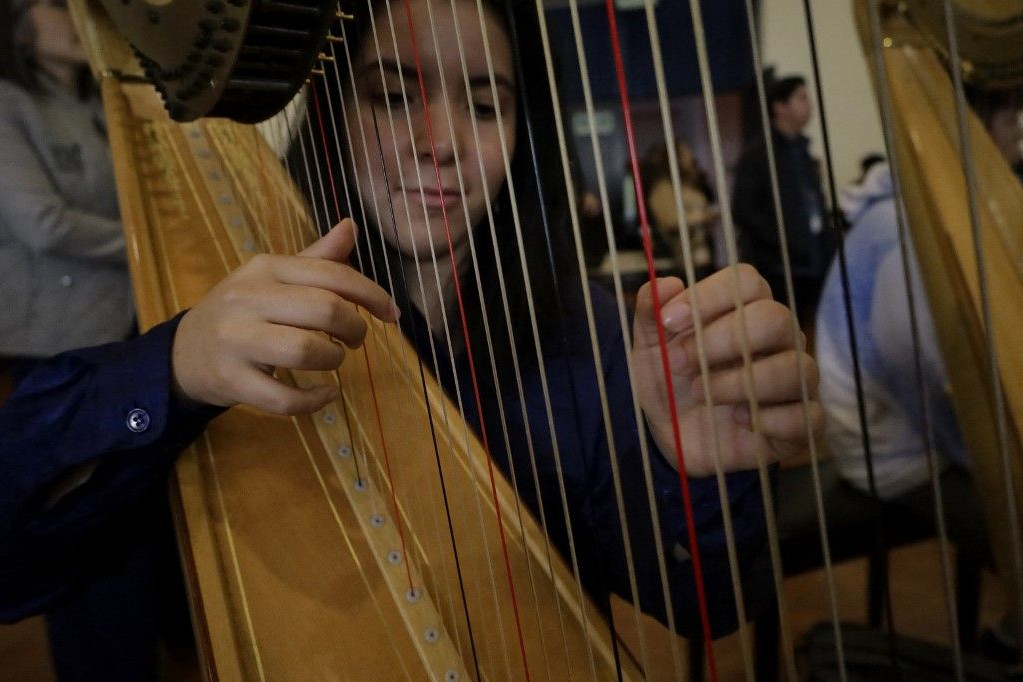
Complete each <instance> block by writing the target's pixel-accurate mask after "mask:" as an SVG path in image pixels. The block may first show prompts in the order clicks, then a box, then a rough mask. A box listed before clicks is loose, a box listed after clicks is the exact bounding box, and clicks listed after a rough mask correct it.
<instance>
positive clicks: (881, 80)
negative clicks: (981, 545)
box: [868, 0, 965, 680]
mask: <svg viewBox="0 0 1023 682" xmlns="http://www.w3.org/2000/svg"><path fill="white" fill-rule="evenodd" d="M868 11H869V13H870V29H871V48H872V50H873V57H874V63H875V67H876V75H875V77H876V79H877V83H878V104H879V105H880V112H881V121H882V126H881V130H882V133H883V134H884V141H885V149H886V151H887V156H888V163H889V167H890V169H891V176H892V186H893V188H894V190H895V196H896V197H897V198H898V199H897V201H896V212H895V217H896V226H897V230H898V239H899V255H900V258H901V262H902V271H903V282H904V286H905V288H906V298H907V303H908V309H909V332H910V336H911V337H912V347H913V371H914V374H915V384H916V390H917V400H919V401H920V405H921V408H922V409H921V412H922V419H921V421H922V424H921V427H922V429H921V433H922V435H923V439H924V449H925V451H926V453H927V466H928V473H929V478H930V481H931V489H932V492H933V495H934V514H935V521H936V524H937V528H938V539H939V551H940V555H941V566H942V574H943V579H944V589H945V607H946V613H947V615H948V627H949V632H950V633H951V637H952V657H953V666H954V668H955V674H956V678H957V679H959V680H962V679H964V675H965V673H964V669H963V655H962V639H961V633H960V632H959V619H958V617H957V609H958V606H957V604H956V599H955V587H954V584H953V579H952V575H953V574H952V561H951V557H950V554H951V552H950V546H949V545H950V543H949V541H948V531H947V528H946V522H945V514H944V511H943V510H944V508H945V506H944V504H943V501H942V491H941V484H940V479H939V475H940V469H939V467H938V460H937V453H936V451H935V447H934V428H933V424H932V418H931V410H930V399H929V397H928V394H927V390H926V388H925V385H924V370H923V361H922V359H921V353H920V348H921V343H920V331H919V321H918V319H917V315H916V310H917V309H916V306H917V296H916V292H915V291H914V289H915V286H914V283H913V277H912V271H911V269H910V268H911V267H912V260H911V256H910V249H911V248H912V246H911V243H910V240H909V235H908V229H909V228H908V226H909V221H908V219H907V216H906V207H905V204H904V203H903V201H902V196H903V195H902V180H901V174H900V171H899V166H900V161H899V157H898V154H897V153H896V148H895V137H894V136H895V124H894V116H893V114H892V102H891V85H890V83H889V81H888V72H887V70H886V69H885V68H884V54H883V48H882V42H881V40H882V33H881V18H880V15H879V10H878V5H877V3H876V2H874V1H873V0H871V2H869V3H868Z"/></svg>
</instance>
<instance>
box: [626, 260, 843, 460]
mask: <svg viewBox="0 0 1023 682" xmlns="http://www.w3.org/2000/svg"><path fill="white" fill-rule="evenodd" d="M736 268H737V271H738V281H739V292H740V295H739V298H740V299H741V301H742V303H743V306H744V312H745V318H746V332H745V334H746V338H747V344H748V348H749V352H750V357H751V358H752V375H753V395H754V398H755V400H756V401H757V404H758V405H759V409H760V433H759V434H758V433H754V430H753V424H752V418H751V413H750V409H749V403H748V401H747V394H746V388H745V377H744V373H745V371H746V370H744V369H743V361H742V340H741V338H742V337H741V336H740V333H741V325H740V323H739V313H738V312H737V311H736V309H735V295H734V293H733V289H734V286H735V280H736V278H735V274H734V273H733V272H732V270H731V269H730V268H726V269H724V270H721V271H719V272H717V273H715V274H713V275H711V276H710V277H707V278H706V279H704V280H701V281H699V282H697V283H696V285H695V286H694V287H692V288H690V289H685V287H684V285H683V284H682V281H681V280H679V279H678V278H675V277H668V278H662V279H659V280H658V282H657V290H658V294H659V297H660V300H661V305H662V308H661V317H662V319H663V321H664V327H665V334H666V335H667V347H668V360H669V364H670V367H671V379H672V384H673V387H674V390H675V400H676V401H677V402H676V405H677V409H678V417H679V427H680V430H681V435H682V452H683V457H684V463H685V468H686V472H687V473H688V474H690V475H692V476H703V475H708V474H711V473H713V472H714V471H715V466H714V461H715V457H716V456H717V455H716V454H715V452H714V450H715V447H714V439H713V435H714V430H715V429H716V431H717V441H718V446H719V453H720V457H721V466H722V468H723V470H724V471H737V470H741V469H751V468H754V467H755V466H756V465H757V449H758V448H760V449H761V452H762V454H763V456H764V458H765V460H766V461H767V462H768V463H770V462H773V461H776V460H779V459H781V458H783V457H787V456H789V455H793V454H796V453H799V452H803V451H804V450H806V448H807V445H808V440H809V438H810V437H811V436H810V434H808V432H807V426H806V418H808V419H809V424H810V429H811V431H812V432H813V434H814V437H815V436H816V435H817V434H819V433H820V431H821V429H822V428H823V425H824V413H823V411H822V409H821V406H820V403H818V402H817V379H818V375H817V365H816V364H815V363H814V361H813V358H811V357H810V356H809V355H807V354H806V353H803V352H799V351H798V350H797V345H796V342H795V338H794V337H793V330H792V317H791V313H790V312H789V309H788V308H787V307H785V306H784V305H782V304H781V303H778V302H776V301H774V300H773V299H772V298H771V290H770V287H769V286H768V284H767V282H766V281H765V280H764V278H763V277H761V276H760V274H759V273H758V272H757V271H756V269H754V268H753V267H752V266H749V265H745V264H740V265H738V266H736ZM694 290H695V295H694ZM697 303H698V305H699V313H700V315H699V318H700V324H701V327H702V331H703V345H704V351H705V352H706V354H707V362H708V364H709V367H710V372H709V376H708V377H707V379H706V380H707V381H708V382H709V388H710V391H709V392H710V395H711V396H712V398H713V405H714V407H713V408H711V409H708V408H707V406H706V405H707V403H706V398H705V395H706V392H707V383H705V378H704V377H702V376H701V375H700V364H699V361H698V356H697V350H696V334H695V331H694V314H693V305H694V304H697ZM632 361H633V370H634V373H635V383H636V396H637V398H638V400H639V404H640V406H641V407H642V408H643V412H644V414H645V415H646V420H647V425H648V427H649V428H650V431H651V434H652V435H653V438H654V440H655V442H656V443H657V445H658V447H659V448H660V450H661V453H662V454H663V455H664V456H665V457H666V458H667V459H668V461H669V462H671V463H672V464H673V465H676V466H677V458H676V456H675V440H674V434H673V431H672V424H671V412H670V410H669V406H668V401H667V388H666V382H665V378H664V370H663V365H662V362H661V349H660V346H659V344H658V338H657V323H656V320H655V319H654V311H653V301H652V298H651V293H650V283H649V282H648V283H647V284H645V285H643V287H642V288H641V289H640V290H639V294H638V296H637V299H636V317H635V320H634V323H633V338H632ZM799 364H802V366H803V369H804V372H805V376H806V382H807V389H808V393H809V396H808V398H809V400H808V403H807V405H806V408H805V410H804V405H803V402H802V391H801V387H800V381H799V372H798V369H797V368H798V365H799ZM804 413H805V417H804Z"/></svg>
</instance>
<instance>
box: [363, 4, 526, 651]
mask: <svg viewBox="0 0 1023 682" xmlns="http://www.w3.org/2000/svg"><path fill="white" fill-rule="evenodd" d="M366 4H367V10H368V12H369V14H370V22H371V25H372V30H373V40H374V45H375V46H376V53H377V66H378V70H379V74H380V83H381V87H382V88H383V89H384V93H385V94H384V104H385V107H386V111H387V117H388V125H389V126H390V130H392V131H394V130H396V128H395V124H394V118H393V113H392V109H391V105H390V97H389V95H387V94H386V93H387V92H388V90H389V89H388V87H387V83H386V77H385V76H384V72H383V65H382V58H381V53H380V46H379V35H378V34H377V30H376V22H375V19H374V18H373V7H372V4H371V3H370V2H369V0H367V3H366ZM388 9H389V5H388ZM388 23H389V25H390V26H391V38H392V43H394V49H395V54H397V45H396V43H395V41H396V38H395V35H394V30H393V21H391V20H390V16H389V21H388ZM399 82H400V84H401V85H400V87H401V90H402V102H403V108H404V112H405V118H406V124H407V126H408V131H409V140H410V146H411V147H412V150H413V151H412V156H413V157H414V158H416V159H418V151H417V150H416V149H415V139H414V137H415V136H414V131H413V128H412V123H411V113H410V110H409V104H408V98H407V95H406V93H405V87H404V78H399ZM371 107H372V110H371V113H372V117H373V122H374V129H375V131H376V143H377V147H378V151H379V159H378V160H379V163H380V165H381V168H382V169H384V172H385V174H386V166H385V163H384V151H383V142H382V140H381V138H380V134H379V128H378V125H377V113H376V106H375V104H371ZM360 125H361V123H360ZM392 143H393V144H392V146H393V151H394V155H395V160H396V167H397V169H398V172H399V183H400V186H401V187H403V188H404V187H405V181H404V176H403V174H402V170H401V169H402V163H401V150H399V149H398V146H397V140H396V139H392ZM416 173H417V177H418V175H419V168H418V165H416ZM387 185H388V182H387V181H386V180H385V186H387ZM419 186H420V200H421V203H422V207H423V219H424V222H425V223H426V224H427V225H429V221H430V217H429V213H428V211H427V208H426V203H425V195H424V194H423V192H422V189H421V188H422V181H421V179H420V180H419ZM387 194H388V202H389V206H390V210H391V216H392V228H393V229H394V237H395V239H396V240H398V239H399V236H398V234H397V227H396V222H395V218H394V208H393V205H390V194H389V192H388V193H387ZM374 201H375V199H374ZM402 204H403V206H404V208H405V214H406V217H407V221H408V222H407V224H408V228H409V238H410V240H411V241H412V242H413V243H414V240H415V235H414V233H413V231H412V217H411V210H410V208H409V198H408V193H407V192H403V193H402ZM378 212H379V211H378ZM382 236H383V235H382V234H381V238H382ZM382 243H383V242H382ZM430 254H431V262H432V264H433V272H434V279H435V285H436V287H437V292H438V300H439V301H440V306H441V311H440V317H441V327H442V328H443V330H444V334H445V339H446V340H447V344H448V354H449V362H450V365H451V372H452V376H453V377H456V379H455V386H456V394H457V397H458V409H459V411H460V412H461V413H463V414H464V412H465V408H464V405H463V404H462V397H461V391H460V387H459V386H458V382H457V376H458V374H457V366H456V362H457V361H456V356H455V353H454V349H453V344H452V341H451V338H452V337H451V333H450V329H449V326H448V322H447V310H446V303H445V302H444V298H443V295H442V292H443V287H442V286H441V281H440V270H439V268H438V265H437V263H438V261H437V258H436V249H435V248H434V245H433V244H432V242H431V243H430ZM385 257H386V250H385ZM414 264H415V267H416V274H417V279H418V281H419V286H420V291H421V292H422V296H423V301H424V306H423V315H424V318H425V320H426V322H427V331H426V333H427V338H428V342H429V343H430V347H431V352H432V353H433V357H434V363H435V366H436V367H438V370H439V365H438V364H437V356H436V351H435V345H434V339H433V333H432V325H431V323H430V313H429V310H428V306H427V305H425V302H426V301H427V300H428V296H427V293H426V284H425V282H424V280H423V276H422V269H421V267H420V265H419V261H418V259H414ZM400 265H401V264H399V266H400ZM400 269H401V270H402V272H404V268H400ZM406 293H408V292H406ZM409 300H410V302H411V297H409ZM445 421H446V422H447V415H446V411H445ZM448 428H449V429H450V425H449V426H448ZM463 436H464V438H465V441H466V443H468V442H469V439H470V436H469V431H468V426H467V425H465V423H464V422H463ZM474 494H475V498H474V499H475V501H476V504H477V506H478V507H479V505H480V496H479V491H478V490H477V489H475V488H474ZM479 518H480V519H482V518H483V515H482V514H480V516H479ZM481 532H483V533H484V535H483V538H484V545H485V547H487V549H486V550H485V553H486V556H487V557H488V562H487V567H488V571H489V577H490V594H491V595H492V596H493V598H494V607H495V610H496V611H497V612H498V613H499V614H500V605H499V601H498V598H497V580H496V578H495V576H494V571H493V567H492V565H491V564H490V561H489V556H490V552H489V545H488V543H487V541H486V535H485V530H484V529H482V528H481ZM476 579H477V586H478V583H479V578H478V576H476ZM464 597H465V595H464V594H463V598H464ZM466 603H467V602H466ZM499 618H501V617H500V616H499ZM501 623H503V619H501V620H499V624H501ZM467 624H468V621H467ZM500 632H501V643H502V647H503V651H504V654H505V655H504V661H505V666H506V671H507V670H510V669H509V668H508V666H509V662H508V661H509V659H508V655H507V646H506V636H505V634H504V631H503V629H502V630H501V631H500ZM471 643H472V644H473V650H474V652H475V651H476V648H475V640H474V638H472V641H471ZM487 651H488V653H490V652H489V649H488V650H487ZM474 664H475V665H476V666H477V667H478V665H479V662H478V658H477V659H474ZM490 667H491V668H493V662H492V660H491V663H490Z"/></svg>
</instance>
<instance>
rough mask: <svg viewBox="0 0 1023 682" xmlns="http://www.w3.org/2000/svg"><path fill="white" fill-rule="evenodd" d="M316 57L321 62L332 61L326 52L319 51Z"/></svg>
mask: <svg viewBox="0 0 1023 682" xmlns="http://www.w3.org/2000/svg"><path fill="white" fill-rule="evenodd" d="M316 58H317V59H319V60H320V61H321V62H332V61H334V58H333V57H331V56H330V55H329V54H327V53H326V52H321V53H320V54H318V55H316Z"/></svg>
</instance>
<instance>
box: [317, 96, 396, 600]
mask: <svg viewBox="0 0 1023 682" xmlns="http://www.w3.org/2000/svg"><path fill="white" fill-rule="evenodd" d="M309 89H310V90H311V91H312V95H313V98H312V104H313V107H312V108H313V109H314V110H315V111H316V118H317V122H318V124H319V132H320V138H321V139H322V141H323V144H324V146H326V143H327V137H326V129H325V127H324V124H323V113H322V110H321V109H320V102H319V95H318V94H317V91H316V87H315V85H314V84H311V85H310V87H309ZM306 122H307V123H308V124H309V129H310V130H309V133H310V140H315V139H316V136H315V134H314V132H313V130H312V121H311V116H310V115H309V114H308V113H307V116H306ZM324 151H325V154H324V161H325V165H326V167H327V179H328V181H329V183H330V189H331V194H332V196H333V199H334V209H335V216H336V218H337V219H338V221H340V220H341V213H342V211H341V204H340V201H339V199H338V195H337V182H336V181H335V179H334V170H333V165H332V164H331V163H330V156H329V154H327V153H326V152H327V150H326V149H325V150H324ZM314 153H315V145H314ZM317 179H318V181H319V182H320V191H321V192H323V203H324V207H323V212H324V216H326V217H327V223H326V224H330V223H331V221H330V219H329V215H330V214H329V209H328V207H327V205H326V203H327V195H326V192H325V191H324V190H323V173H322V171H320V170H319V159H318V157H317ZM384 334H385V335H386V334H387V331H386V329H385V331H384ZM363 357H364V358H366V367H367V373H368V377H369V385H370V390H371V391H372V392H373V403H374V411H375V413H376V419H377V423H378V428H379V430H380V450H381V454H382V455H383V459H384V468H385V470H386V473H387V482H388V484H389V487H390V497H391V505H392V507H393V509H394V524H395V528H396V529H397V531H398V540H399V542H400V544H401V553H402V556H403V557H405V561H404V565H405V575H406V577H407V578H408V586H409V591H410V593H412V594H414V593H415V591H416V585H415V581H414V580H413V578H412V564H413V562H414V558H413V557H412V555H411V553H410V552H409V551H408V542H407V541H406V538H405V533H406V529H405V524H404V523H402V520H401V509H400V508H399V506H398V497H397V489H398V487H397V485H396V482H395V478H394V472H393V469H392V467H391V457H390V450H389V448H388V446H387V440H386V437H385V430H384V428H383V421H382V419H381V416H380V409H379V403H378V401H377V395H376V386H375V381H374V379H373V375H372V373H371V372H370V363H369V356H368V354H366V353H363ZM390 364H391V366H392V372H391V374H392V379H393V373H394V372H393V363H390Z"/></svg>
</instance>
